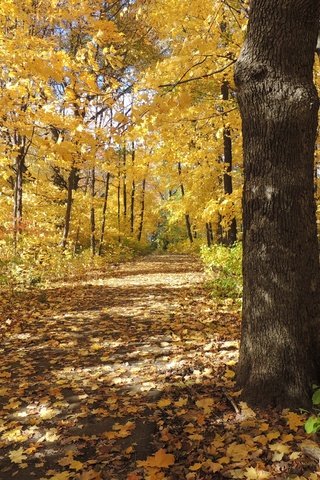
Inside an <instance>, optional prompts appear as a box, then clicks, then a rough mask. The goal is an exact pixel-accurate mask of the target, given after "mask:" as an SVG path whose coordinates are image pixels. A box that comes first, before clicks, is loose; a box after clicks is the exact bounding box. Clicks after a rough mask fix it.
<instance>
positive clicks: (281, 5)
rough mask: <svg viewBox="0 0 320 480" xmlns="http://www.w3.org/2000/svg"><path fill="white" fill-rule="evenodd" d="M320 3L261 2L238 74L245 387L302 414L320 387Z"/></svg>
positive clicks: (254, 6) (256, 3) (241, 378)
mask: <svg viewBox="0 0 320 480" xmlns="http://www.w3.org/2000/svg"><path fill="white" fill-rule="evenodd" d="M319 16H320V3H319V1H318V0H306V1H296V2H279V1H278V0H267V1H265V0H253V1H252V2H251V6H250V19H249V26H248V34H247V38H246V41H245V43H244V46H243V48H242V51H241V55H240V57H239V59H238V61H237V64H236V69H235V80H236V85H237V88H238V100H239V106H240V111H241V117H242V132H243V148H244V198H243V255H244V257H243V277H244V292H243V323H242V336H241V349H240V359H239V365H238V375H237V379H238V384H239V386H240V387H242V388H243V398H244V399H245V400H247V401H249V402H250V403H252V404H256V405H263V406H265V405H268V404H271V405H277V406H286V407H303V406H306V405H308V404H309V401H310V391H311V386H312V384H313V383H318V382H319V380H320V362H319V361H320V353H319V352H320V344H319V332H320V310H319V301H320V295H319V293H320V290H319V285H320V283H319V273H320V272H319V250H318V242H317V232H316V217H315V200H314V181H313V164H314V145H315V139H316V130H317V114H318V104H319V101H318V95H317V91H316V89H315V86H314V84H313V63H314V53H315V47H316V40H317V35H318V30H319Z"/></svg>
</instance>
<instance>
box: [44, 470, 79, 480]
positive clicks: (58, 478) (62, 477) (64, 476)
mask: <svg viewBox="0 0 320 480" xmlns="http://www.w3.org/2000/svg"><path fill="white" fill-rule="evenodd" d="M70 475H71V473H70V472H61V473H56V474H55V475H53V476H52V477H50V479H49V480H69V479H70ZM72 475H73V474H72Z"/></svg>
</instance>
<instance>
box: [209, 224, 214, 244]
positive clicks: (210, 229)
mask: <svg viewBox="0 0 320 480" xmlns="http://www.w3.org/2000/svg"><path fill="white" fill-rule="evenodd" d="M209 232H210V240H211V243H213V228H212V223H211V222H209Z"/></svg>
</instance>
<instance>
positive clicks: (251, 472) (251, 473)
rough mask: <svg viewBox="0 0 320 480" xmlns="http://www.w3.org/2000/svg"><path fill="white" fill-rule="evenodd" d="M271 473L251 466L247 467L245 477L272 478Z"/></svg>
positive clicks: (251, 479)
mask: <svg viewBox="0 0 320 480" xmlns="http://www.w3.org/2000/svg"><path fill="white" fill-rule="evenodd" d="M270 476H271V473H269V472H266V471H265V470H258V469H257V468H253V467H249V468H247V469H246V472H245V478H246V479H247V480H264V479H266V478H270Z"/></svg>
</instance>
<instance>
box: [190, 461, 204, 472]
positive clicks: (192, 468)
mask: <svg viewBox="0 0 320 480" xmlns="http://www.w3.org/2000/svg"><path fill="white" fill-rule="evenodd" d="M201 467H202V463H195V464H194V465H191V466H190V467H189V470H191V472H196V471H197V470H200V468H201Z"/></svg>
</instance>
